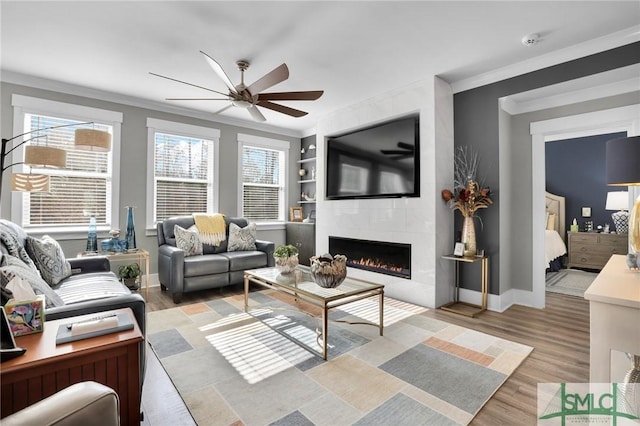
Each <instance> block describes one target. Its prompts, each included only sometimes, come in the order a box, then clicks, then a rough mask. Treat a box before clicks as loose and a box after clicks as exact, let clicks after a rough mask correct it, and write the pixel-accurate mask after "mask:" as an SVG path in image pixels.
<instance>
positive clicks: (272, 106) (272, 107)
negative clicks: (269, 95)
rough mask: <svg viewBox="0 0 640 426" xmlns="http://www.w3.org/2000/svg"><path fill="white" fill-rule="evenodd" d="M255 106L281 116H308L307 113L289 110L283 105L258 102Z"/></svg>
mask: <svg viewBox="0 0 640 426" xmlns="http://www.w3.org/2000/svg"><path fill="white" fill-rule="evenodd" d="M257 105H258V106H261V107H265V108H268V109H270V110H273V111H277V112H281V113H283V114H287V115H290V116H292V117H302V116H305V115H307V114H308V112H305V111H300V110H299V109H295V108H289V107H286V106H284V105H279V104H274V103H273V102H269V101H261V100H258V103H257Z"/></svg>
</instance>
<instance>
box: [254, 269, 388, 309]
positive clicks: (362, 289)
mask: <svg viewBox="0 0 640 426" xmlns="http://www.w3.org/2000/svg"><path fill="white" fill-rule="evenodd" d="M245 274H246V275H250V276H251V277H253V278H257V279H259V280H262V281H264V282H266V283H267V284H271V285H273V286H276V287H281V288H283V289H287V290H289V291H291V292H299V293H304V294H307V295H309V296H312V297H314V298H319V299H323V300H327V301H328V300H334V299H342V298H345V297H348V296H352V295H357V294H362V293H366V292H369V291H372V290H381V289H382V288H384V285H383V284H376V283H372V282H368V281H363V280H359V279H356V278H350V277H349V276H348V275H347V277H346V278H345V279H344V281H343V282H342V284H340V285H339V286H338V287H336V288H324V287H320V286H319V285H318V284H316V283H315V282H314V281H313V277H312V276H311V271H310V269H309V267H307V266H298V267H297V268H296V270H295V271H293V272H291V273H288V274H283V273H280V271H279V270H278V269H277V268H260V269H251V270H248V271H245Z"/></svg>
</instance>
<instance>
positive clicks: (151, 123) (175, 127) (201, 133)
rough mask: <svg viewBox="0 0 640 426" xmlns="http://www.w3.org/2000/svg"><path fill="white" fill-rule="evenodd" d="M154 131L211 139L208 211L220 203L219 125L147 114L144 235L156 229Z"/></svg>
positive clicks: (216, 208) (215, 208)
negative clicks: (190, 122)
mask: <svg viewBox="0 0 640 426" xmlns="http://www.w3.org/2000/svg"><path fill="white" fill-rule="evenodd" d="M156 133H166V134H172V135H177V136H184V137H190V138H195V139H206V140H210V141H212V142H213V144H212V147H211V150H210V152H209V155H210V158H209V160H210V161H209V167H213V170H211V169H209V173H208V185H207V198H208V200H209V201H208V203H207V213H215V212H217V211H218V208H219V203H220V201H219V194H220V189H219V187H220V179H219V176H220V168H219V161H220V160H219V157H220V156H219V155H218V154H219V150H220V148H219V145H220V129H215V128H211V127H202V126H195V125H192V124H185V123H178V122H175V121H166V120H160V119H157V118H147V211H146V228H147V229H146V231H147V235H153V234H155V232H156V223H155V219H154V211H155V208H156V200H155V190H154V188H155V172H154V171H155V164H154V163H155V144H156V138H155V135H156ZM211 157H213V158H211Z"/></svg>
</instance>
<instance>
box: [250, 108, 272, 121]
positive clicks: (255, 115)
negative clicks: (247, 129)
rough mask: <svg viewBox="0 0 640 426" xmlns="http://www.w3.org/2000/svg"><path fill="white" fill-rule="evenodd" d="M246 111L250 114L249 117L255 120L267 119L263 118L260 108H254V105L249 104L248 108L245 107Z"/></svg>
mask: <svg viewBox="0 0 640 426" xmlns="http://www.w3.org/2000/svg"><path fill="white" fill-rule="evenodd" d="M247 111H249V114H251V117H252V118H253V119H254V120H255V121H267V119H266V118H264V115H262V113H261V112H260V110H259V109H258V108H256V106H255V105H251V106H250V107H249V108H247Z"/></svg>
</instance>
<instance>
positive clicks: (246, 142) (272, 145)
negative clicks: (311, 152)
mask: <svg viewBox="0 0 640 426" xmlns="http://www.w3.org/2000/svg"><path fill="white" fill-rule="evenodd" d="M245 146H250V147H259V148H267V149H273V150H278V151H282V152H283V153H284V161H283V164H282V165H281V166H280V169H281V171H280V173H281V176H282V178H283V184H282V198H281V199H280V206H279V211H280V212H279V214H278V216H279V219H278V220H277V221H260V222H257V223H260V224H267V223H283V222H286V220H287V209H286V206H287V205H288V204H289V200H288V198H289V197H288V193H289V190H288V189H289V173H287V170H288V164H289V150H290V148H291V143H290V142H288V141H283V140H280V139H272V138H265V137H261V136H255V135H247V134H243V133H238V212H239V215H240V216H242V217H244V210H243V195H244V191H243V188H242V187H243V182H242V151H243V150H244V147H245Z"/></svg>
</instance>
